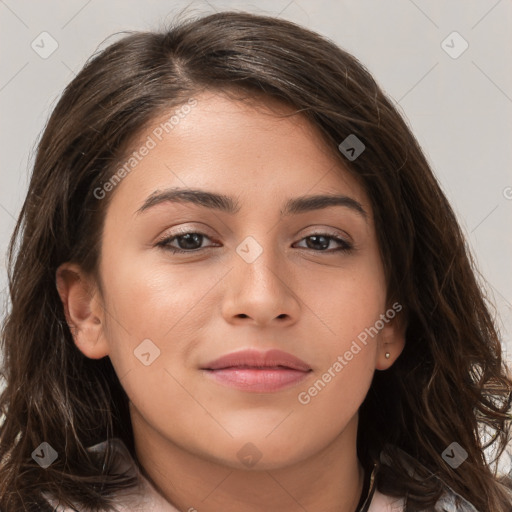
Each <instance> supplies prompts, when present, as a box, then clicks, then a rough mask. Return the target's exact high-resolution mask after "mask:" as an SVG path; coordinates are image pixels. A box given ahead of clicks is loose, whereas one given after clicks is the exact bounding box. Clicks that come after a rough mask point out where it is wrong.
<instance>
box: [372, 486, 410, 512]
mask: <svg viewBox="0 0 512 512" xmlns="http://www.w3.org/2000/svg"><path fill="white" fill-rule="evenodd" d="M404 505H405V501H404V498H395V497H393V496H386V495H385V494H382V493H381V492H379V490H378V489H376V490H375V492H374V494H373V499H372V502H371V504H370V508H369V509H368V512H402V511H403V510H404Z"/></svg>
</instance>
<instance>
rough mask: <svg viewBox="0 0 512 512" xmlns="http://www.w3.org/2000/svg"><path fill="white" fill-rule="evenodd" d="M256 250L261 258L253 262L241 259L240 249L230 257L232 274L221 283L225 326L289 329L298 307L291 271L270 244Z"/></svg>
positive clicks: (295, 317)
mask: <svg viewBox="0 0 512 512" xmlns="http://www.w3.org/2000/svg"><path fill="white" fill-rule="evenodd" d="M254 243H255V242H254V241H253V244H254ZM241 245H242V244H241ZM259 246H260V247H261V249H260V250H261V254H259V256H257V257H256V259H254V260H253V261H252V259H251V258H245V256H244V252H243V249H242V250H240V251H239V252H235V253H234V254H233V258H232V264H231V262H230V266H231V267H232V270H231V272H229V273H228V275H227V276H226V279H225V283H224V286H225V287H224V290H223V291H224V295H223V302H222V314H223V316H224V318H225V320H226V321H227V322H229V323H240V322H242V323H246V324H248V323H251V324H254V325H258V326H266V325H269V326H270V325H273V324H276V325H277V324H279V325H285V324H286V325H291V324H292V323H294V322H296V321H297V320H298V318H299V313H300V304H301V303H300V300H299V297H298V296H297V294H296V292H295V290H294V276H293V275H292V270H293V269H292V268H291V267H290V264H289V263H287V261H286V259H285V256H284V255H283V254H282V253H279V251H278V250H277V249H275V248H271V247H270V244H265V247H263V244H259ZM246 247H248V246H243V248H246ZM250 249H251V250H254V247H250ZM295 281H296V276H295Z"/></svg>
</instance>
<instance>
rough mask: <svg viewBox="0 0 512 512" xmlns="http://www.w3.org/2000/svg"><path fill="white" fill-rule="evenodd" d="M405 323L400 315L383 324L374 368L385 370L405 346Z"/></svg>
mask: <svg viewBox="0 0 512 512" xmlns="http://www.w3.org/2000/svg"><path fill="white" fill-rule="evenodd" d="M405 332H406V325H405V322H403V321H402V319H401V318H400V317H395V318H394V319H392V320H390V321H389V323H388V324H387V325H385V326H384V327H383V329H382V331H381V333H380V336H379V343H378V346H377V356H376V357H377V359H376V362H375V369H376V370H387V369H388V368H390V367H391V366H392V365H393V363H394V362H395V361H396V360H397V359H398V357H399V356H400V354H401V353H402V350H403V349H404V347H405Z"/></svg>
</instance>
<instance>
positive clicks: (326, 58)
mask: <svg viewBox="0 0 512 512" xmlns="http://www.w3.org/2000/svg"><path fill="white" fill-rule="evenodd" d="M204 90H217V91H223V92H225V93H226V94H228V93H229V94H234V93H235V92H236V95H238V96H237V97H241V95H245V96H246V97H247V98H258V101H262V102H264V101H265V98H273V99H278V100H280V101H281V102H283V104H286V105H288V106H291V107H292V108H293V109H294V111H295V112H298V113H300V114H301V115H303V116H305V117H306V118H307V119H308V120H309V121H310V122H311V123H312V124H313V125H314V126H315V127H316V128H317V130H318V132H319V133H320V134H321V136H322V137H323V139H324V140H325V142H326V144H327V145H328V146H327V147H329V148H331V149H332V153H333V155H334V158H336V159H338V160H339V161H340V164H341V165H342V166H343V167H345V168H346V169H347V170H348V171H349V172H351V173H352V174H353V175H354V176H355V177H357V179H358V180H359V182H360V183H361V184H362V185H363V187H364V189H365V191H366V193H367V194H368V197H369V198H370V201H371V204H372V208H373V211H374V216H375V226H376V235H377V239H378V244H379V249H380V253H381V257H382V261H383V264H384V268H385V274H386V279H387V287H388V289H387V291H388V300H389V303H390V304H391V303H392V302H393V300H398V301H399V302H400V303H401V304H403V305H404V310H403V312H402V313H401V315H402V319H403V321H405V322H406V323H407V329H406V344H405V348H404V350H403V352H402V354H401V356H400V357H399V358H398V359H397V361H396V362H395V364H394V365H393V366H392V367H391V368H390V369H389V370H387V371H385V372H375V375H374V379H373V381H372V384H371V388H370V390H369V392H368V395H367V397H366V399H365V401H364V402H363V404H362V406H361V408H360V419H359V431H358V441H357V443H358V444H357V449H358V454H359V456H360V457H361V458H362V459H363V458H364V459H367V460H377V458H378V457H379V454H380V453H381V451H382V450H383V448H384V446H386V445H392V446H396V447H398V448H400V449H402V450H403V451H405V452H406V453H408V454H409V455H411V456H412V457H414V458H415V460H417V461H418V462H420V463H421V464H422V465H423V466H424V467H425V468H428V470H429V471H431V472H432V473H433V474H434V475H436V476H437V477H438V478H437V479H433V478H427V477H425V478H422V479H420V480H417V479H415V478H412V477H411V476H410V475H409V474H408V473H407V471H406V470H405V468H404V467H403V466H402V465H401V464H400V463H399V462H398V459H397V462H396V464H393V466H392V467H387V466H386V467H383V469H382V471H381V472H380V473H379V477H378V479H377V487H378V489H379V490H381V492H384V493H385V494H389V495H395V496H406V510H407V511H408V512H412V511H417V510H433V504H434V503H435V501H436V499H437V497H438V496H439V495H440V492H441V489H440V482H441V481H442V482H444V483H446V484H448V485H449V486H450V487H451V488H452V489H453V490H455V491H456V492H457V493H459V494H460V495H462V496H463V497H465V498H466V499H467V500H468V501H470V502H471V503H473V504H474V506H475V507H477V508H478V509H479V510H481V511H485V512H487V511H492V512H510V509H511V503H510V497H509V495H508V494H507V492H508V491H507V489H508V488H509V487H512V484H511V482H510V480H507V481H505V478H504V477H498V475H497V473H496V470H495V468H494V469H493V464H492V462H493V461H489V460H488V458H487V457H486V450H487V449H492V451H493V454H494V455H495V458H497V457H498V456H499V455H500V454H501V453H502V452H503V450H504V447H505V444H506V443H507V441H508V440H509V438H510V423H511V416H510V410H511V396H512V395H511V392H512V380H511V375H510V373H509V370H507V368H506V366H505V363H504V360H503V357H502V352H501V350H502V348H501V344H500V339H499V333H498V330H497V326H496V323H495V320H494V319H493V316H492V314H491V312H490V303H488V301H487V299H486V297H485V295H484V292H483V291H482V290H483V286H482V285H481V284H479V278H477V276H479V274H478V271H477V269H476V266H475V264H474V261H473V259H472V256H471V254H470V250H469V248H468V246H467V244H466V241H465V239H464V236H463V234H462V231H461V229H460V227H459V225H458V222H457V219H456V216H455V214H454V212H453V210H452V208H451V207H450V205H449V203H448V201H447V199H446V197H445V195H444V194H443V192H442V190H441V187H440V185H439V183H438V181H437V180H436V178H435V176H434V174H433V172H432V170H431V169H430V167H429V164H428V163H427V160H426V158H425V156H424V154H423V153H422V150H421V148H420V147H419V144H418V142H417V141H416V139H415V138H414V136H413V134H412V133H411V131H410V129H409V128H408V126H407V124H406V122H405V121H404V119H403V118H402V117H401V115H400V114H399V112H398V111H397V109H396V108H395V107H394V105H393V104H392V102H391V101H390V100H389V99H388V98H387V97H386V95H385V94H384V93H383V91H382V90H381V88H380V87H379V86H378V85H377V84H376V82H375V80H374V79H373V78H372V76H371V75H370V73H369V72H368V71H367V70H366V68H365V67H364V66H363V65H362V64H361V63H360V62H359V61H358V60H357V59H356V58H354V57H353V56H352V55H350V54H349V53H347V52H346V51H344V50H343V49H341V48H339V47H338V46H337V45H336V44H334V43H333V42H332V41H330V40H329V39H327V38H324V37H322V36H320V35H319V34H316V33H314V32H312V31H310V30H308V29H305V28H303V27H300V26H298V25H296V24H294V23H291V22H289V21H285V20H282V19H278V18H274V17H270V16H262V15H255V14H250V13H245V12H231V11H225V12H220V13H216V14H213V15H207V16H198V17H193V18H191V19H188V20H185V21H180V22H177V21H175V22H174V23H173V25H172V26H171V27H168V28H167V29H166V30H164V31H160V32H157V31H155V32H150V31H147V32H131V33H129V34H127V35H124V36H123V37H122V38H120V39H119V40H117V41H115V42H114V43H111V44H110V45H109V46H108V47H106V48H104V49H103V50H101V51H97V52H96V53H95V55H93V56H92V57H91V58H90V59H89V60H88V61H87V63H86V64H85V65H84V67H83V69H82V70H81V71H80V72H79V73H78V75H77V76H76V77H75V78H74V79H73V80H72V81H71V82H70V83H69V85H68V86H67V87H66V88H65V90H64V92H63V94H62V95H61V97H60V100H59V101H58V103H57V105H56V106H55V108H54V110H53V112H52V114H51V116H50V118H49V120H48V123H47V125H46V127H45V129H44V132H43V134H42V137H41V139H40V141H39V144H38V147H37V152H36V158H35V161H34V166H33V171H32V175H31V179H30V184H29V187H28V192H27V195H26V199H25V201H24V204H23V206H22V209H21V212H20V214H19V218H18V221H17V224H16V227H15V230H14V233H13V235H12V239H11V243H10V246H9V250H8V278H9V298H10V304H9V310H8V314H7V316H6V319H5V322H4V323H3V326H2V332H1V344H2V350H3V353H4V368H3V372H2V375H3V377H4V379H5V382H6V387H5V389H4V390H3V392H2V394H1V396H0V411H1V414H2V417H3V421H2V425H1V427H0V457H1V461H0V509H1V510H3V511H6V512H11V511H19V510H38V511H39V510H41V511H45V510H48V511H49V510H51V508H50V507H49V505H48V503H47V502H46V501H45V499H44V496H43V492H49V493H51V494H52V495H53V496H56V497H57V498H59V499H60V500H61V503H65V504H67V505H72V504H73V503H76V502H79V503H83V504H84V505H85V506H87V507H90V509H91V510H93V511H97V510H112V505H113V501H112V493H114V492H115V491H118V490H121V489H125V488H127V487H130V486H132V485H133V484H134V480H133V479H132V478H130V477H129V475H126V474H116V473H115V472H113V471H112V458H111V457H110V455H111V453H109V451H107V453H106V454H105V456H104V457H103V456H100V455H98V454H93V453H90V452H88V451H87V449H86V448H87V447H88V446H90V445H93V444H95V443H98V442H100V441H103V440H105V439H111V438H112V437H119V438H121V439H122V440H123V441H124V442H125V443H126V445H127V446H128V448H129V450H130V451H131V453H132V454H134V445H133V434H132V428H131V422H130V415H129V410H128V399H127V396H126V394H125V392H124V390H123V388H122V386H121V384H120V382H119V379H118V378H117V375H116V373H115V371H114V368H113V366H112V364H111V362H110V359H109V358H108V357H105V358H103V359H100V360H92V359H89V358H87V357H85V356H84V355H83V354H82V353H81V352H80V351H79V350H78V348H77V347H76V346H75V344H74V341H73V336H72V333H71V332H70V329H69V327H68V325H67V323H66V319H65V316H64V310H63V306H62V303H61V301H60V297H59V295H58V293H57V289H56V285H55V272H56V269H57V267H58V266H59V265H60V264H61V263H63V262H65V261H74V262H77V263H79V264H80V265H81V266H82V268H83V269H84V270H85V271H86V272H88V273H89V272H90V273H92V275H96V276H97V272H98V267H97V263H98V256H99V251H100V245H99V244H100V239H101V233H102V223H103V220H104V217H105V213H106V208H107V207H108V203H109V201H108V198H106V199H105V200H103V201H98V200H97V198H96V197H95V196H94V193H93V191H94V190H95V189H96V188H97V187H99V186H100V185H101V184H102V183H105V182H106V181H108V180H109V179H110V178H111V177H112V176H113V174H114V172H115V170H116V168H117V167H118V166H119V164H120V163H121V162H122V161H123V158H124V156H125V155H126V154H128V152H129V151H130V149H132V150H133V148H132V147H131V144H132V143H133V140H134V137H135V136H136V135H137V134H139V133H140V132H141V130H142V129H143V128H144V127H145V126H147V125H148V123H149V122H151V121H152V120H153V119H155V118H156V116H158V115H161V114H162V113H165V112H168V111H170V110H171V109H174V108H178V107H180V105H183V104H184V103H185V102H186V101H187V99H189V98H191V97H192V96H194V95H196V94H199V93H200V92H201V91H204ZM236 95H235V94H234V96H236ZM349 134H355V135H356V136H357V137H358V138H359V139H360V140H361V141H363V142H364V144H365V146H366V149H365V151H364V153H363V154H362V155H361V156H360V157H359V158H357V159H355V160H354V161H348V160H347V159H345V158H344V156H343V155H342V154H341V153H340V151H338V149H337V148H338V145H339V144H340V142H341V141H343V140H344V139H345V138H346V137H347V136H348V135H349ZM110 196H112V194H110ZM484 439H485V440H486V441H485V442H484ZM43 441H46V442H48V443H49V444H50V445H51V446H52V447H53V448H54V449H55V450H56V451H57V452H58V454H59V456H58V458H57V459H56V460H55V461H54V463H53V464H51V465H50V466H49V467H48V468H46V469H44V470H43V469H42V468H41V467H40V466H39V465H38V464H37V463H36V462H35V461H34V459H33V458H32V456H31V454H32V453H33V451H34V450H35V449H36V448H37V447H38V446H39V445H40V443H41V442H43ZM453 441H456V442H458V443H459V444H460V445H461V446H462V447H464V449H465V450H466V451H467V453H468V458H467V459H466V461H465V462H464V464H463V465H462V466H461V467H460V468H458V469H457V470H455V469H452V468H451V467H450V466H449V465H447V464H446V463H445V462H444V460H443V458H442V452H443V451H444V450H445V448H446V447H447V446H448V445H450V444H451V443H452V442H453Z"/></svg>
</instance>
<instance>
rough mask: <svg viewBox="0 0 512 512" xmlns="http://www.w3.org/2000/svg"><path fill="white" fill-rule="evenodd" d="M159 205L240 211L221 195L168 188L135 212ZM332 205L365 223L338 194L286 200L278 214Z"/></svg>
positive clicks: (363, 213)
mask: <svg viewBox="0 0 512 512" xmlns="http://www.w3.org/2000/svg"><path fill="white" fill-rule="evenodd" d="M161 203H191V204H195V205H197V206H202V207H204V208H210V209H213V210H218V211H220V212H224V213H228V214H229V215H234V214H235V213H238V212H239V211H240V204H239V202H238V200H237V199H235V198H233V197H230V196H226V195H224V194H218V193H215V192H208V191H206V190H200V189H190V188H170V189H166V190H163V191H159V190H155V191H154V192H153V193H152V194H151V195H150V196H149V197H148V198H147V199H146V200H145V201H144V203H143V205H142V206H141V207H140V208H139V209H138V210H137V211H136V212H135V213H136V214H137V215H138V214H140V213H143V212H144V211H146V210H148V209H150V208H152V207H154V206H156V205H158V204H161ZM331 206H344V207H346V208H349V209H351V210H352V211H354V212H356V213H358V214H359V215H360V216H361V217H363V219H364V220H365V221H366V220H367V216H368V214H367V212H366V210H365V209H364V208H363V206H362V205H361V203H359V202H358V201H356V200H355V199H352V198H351V197H348V196H344V195H338V194H328V195H311V196H299V197H295V198H292V199H288V200H287V201H286V202H285V204H284V208H283V209H281V211H280V214H281V216H288V215H295V214H299V213H306V212H310V211H314V210H321V209H324V208H329V207H331Z"/></svg>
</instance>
